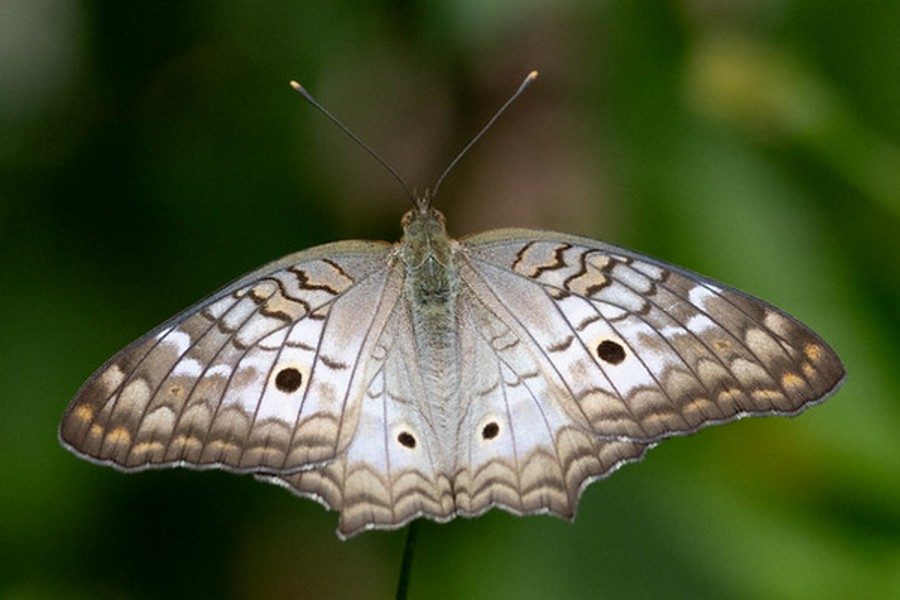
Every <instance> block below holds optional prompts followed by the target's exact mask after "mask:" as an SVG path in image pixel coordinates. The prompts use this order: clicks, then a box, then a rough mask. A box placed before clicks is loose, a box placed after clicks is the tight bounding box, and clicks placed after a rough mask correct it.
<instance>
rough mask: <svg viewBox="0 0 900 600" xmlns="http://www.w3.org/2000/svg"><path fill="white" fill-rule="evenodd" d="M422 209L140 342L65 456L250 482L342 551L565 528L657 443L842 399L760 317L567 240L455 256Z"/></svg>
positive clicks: (122, 360)
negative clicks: (383, 232)
mask: <svg viewBox="0 0 900 600" xmlns="http://www.w3.org/2000/svg"><path fill="white" fill-rule="evenodd" d="M429 204H430V202H429V201H428V200H427V198H425V199H421V200H420V201H419V203H418V204H417V206H416V208H414V209H413V210H412V211H410V212H409V213H407V215H406V216H405V217H404V220H403V228H404V235H403V238H402V239H401V241H400V242H399V243H397V244H394V245H389V244H385V243H379V242H358V241H352V242H338V243H334V244H327V245H324V246H320V247H317V248H312V249H309V250H306V251H303V252H299V253H296V254H293V255H290V256H287V257H285V258H283V259H281V260H279V261H276V262H274V263H271V264H269V265H266V266H264V267H262V268H261V269H259V270H257V271H255V272H253V273H250V274H248V275H246V276H244V277H243V278H241V279H239V280H237V281H235V282H234V283H232V284H230V285H228V286H226V287H224V288H223V289H221V290H219V291H218V292H216V293H214V294H213V295H212V296H210V297H209V298H207V299H205V300H203V301H201V302H200V303H198V304H197V305H195V306H193V307H191V308H189V309H187V310H186V311H184V312H183V313H181V314H180V315H178V316H176V317H174V318H173V319H171V320H170V321H168V322H166V323H164V324H163V325H161V326H160V327H158V328H157V329H155V330H153V331H151V332H150V333H148V334H147V335H146V336H144V337H143V338H141V339H139V340H138V341H136V342H135V343H133V344H132V345H130V346H129V347H127V348H126V349H124V350H123V351H122V352H120V353H119V354H117V355H116V356H114V357H113V358H112V359H110V361H108V362H107V363H106V364H105V365H104V366H102V367H101V368H100V369H99V370H98V371H97V373H95V374H94V375H93V376H92V377H91V378H90V379H89V380H88V381H87V382H86V383H85V384H84V386H82V388H81V389H80V390H79V392H78V393H77V394H76V396H75V398H74V399H73V400H72V402H71V403H70V405H69V408H68V409H67V411H66V414H65V416H64V418H63V421H62V424H61V426H60V439H61V441H62V443H63V444H64V445H65V446H66V447H67V448H69V449H70V450H72V451H73V452H75V453H76V454H78V455H80V456H82V457H85V458H88V459H90V460H93V461H95V462H99V463H102V464H109V465H113V466H116V467H118V468H122V469H125V470H139V469H143V468H147V467H164V466H189V467H194V468H224V469H228V470H232V471H237V472H249V473H253V474H255V475H256V476H257V477H259V478H261V479H264V480H267V481H271V482H274V483H277V484H279V485H282V486H285V487H287V488H289V489H291V490H292V491H293V492H295V493H297V494H300V495H303V496H307V497H311V498H314V499H316V500H318V501H320V502H322V503H323V504H325V505H326V506H328V507H330V508H332V509H334V510H338V511H340V513H341V524H340V529H339V533H340V535H342V536H350V535H353V534H355V533H357V532H359V531H362V530H365V529H372V528H395V527H399V526H400V525H402V524H404V523H406V522H408V521H409V520H410V519H413V518H416V517H419V516H426V517H429V518H432V519H435V520H438V521H446V520H449V519H452V518H453V517H455V516H457V515H462V516H474V515H478V514H481V513H482V512H484V511H485V510H488V509H490V508H492V507H495V506H497V507H502V508H505V509H507V510H509V511H512V512H515V513H517V514H531V513H539V512H548V513H552V514H555V515H558V516H562V517H567V518H571V517H573V516H574V514H575V509H576V506H577V503H578V499H579V497H580V494H581V492H582V490H583V489H584V487H585V486H586V485H587V484H588V483H589V482H591V481H593V480H594V479H597V478H599V477H604V476H606V475H608V474H610V473H611V472H613V471H614V470H615V469H616V468H618V467H619V466H620V465H622V464H625V463H627V462H631V461H635V460H639V459H640V458H641V457H642V456H643V455H644V453H645V452H646V450H647V449H648V448H650V447H652V446H653V445H655V444H656V443H658V442H660V441H662V440H663V439H665V438H667V437H669V436H672V435H682V434H688V433H692V432H694V431H696V430H697V429H699V428H701V427H703V426H706V425H709V424H715V423H722V422H726V421H730V420H733V419H736V418H740V417H743V416H750V415H768V414H781V415H792V414H795V413H797V412H799V411H802V410H803V409H804V408H806V407H807V406H809V405H811V404H815V403H817V402H820V401H822V400H823V399H824V398H826V397H827V396H828V395H830V394H831V393H832V392H833V391H834V390H835V389H837V387H838V386H839V385H840V383H841V382H842V381H843V377H844V371H843V366H842V365H841V363H840V360H839V359H838V357H837V356H836V355H835V354H834V352H833V351H832V350H831V349H830V348H829V347H828V345H827V344H826V343H825V342H824V341H822V340H821V339H820V338H819V337H818V336H816V335H815V334H814V333H813V332H811V331H810V330H809V329H807V328H806V327H805V326H803V325H802V324H800V323H799V322H797V321H796V320H795V319H793V318H792V317H790V316H788V315H786V314H785V313H782V312H781V311H779V310H778V309H775V308H774V307H772V306H770V305H768V304H766V303H765V302H763V301H761V300H758V299H756V298H753V297H751V296H748V295H746V294H743V293H742V292H739V291H736V290H733V289H731V288H728V287H726V286H723V285H722V284H719V283H716V282H713V281H711V280H709V279H707V278H705V277H702V276H700V275H697V274H695V273H691V272H689V271H685V270H683V269H680V268H678V267H674V266H672V265H669V264H667V263H664V262H661V261H657V260H655V259H652V258H649V257H646V256H643V255H641V254H638V253H635V252H631V251H629V250H625V249H622V248H618V247H615V246H611V245H608V244H604V243H602V242H597V241H594V240H590V239H587V238H580V237H577V236H572V235H566V234H557V233H550V232H542V231H535V230H526V229H503V230H496V231H492V232H487V233H484V234H480V235H476V236H472V237H468V238H463V239H461V240H458V241H457V240H453V239H451V238H449V237H448V235H447V233H446V230H445V226H444V219H443V216H441V215H440V213H438V212H437V211H435V210H434V209H432V208H431V207H430V205H429Z"/></svg>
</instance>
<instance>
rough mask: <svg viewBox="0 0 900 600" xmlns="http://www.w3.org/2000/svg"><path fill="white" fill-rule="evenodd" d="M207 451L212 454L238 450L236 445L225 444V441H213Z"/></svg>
mask: <svg viewBox="0 0 900 600" xmlns="http://www.w3.org/2000/svg"><path fill="white" fill-rule="evenodd" d="M209 449H210V450H212V451H213V452H223V453H224V452H233V451H235V450H238V446H237V444H232V443H231V442H226V441H225V440H213V441H211V442H210V443H209Z"/></svg>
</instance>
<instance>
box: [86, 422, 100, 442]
mask: <svg viewBox="0 0 900 600" xmlns="http://www.w3.org/2000/svg"><path fill="white" fill-rule="evenodd" d="M102 435H103V428H102V427H100V425H97V424H96V423H94V424H93V425H91V430H90V431H89V432H88V436H90V437H92V438H93V439H95V440H96V439H98V438H100V436H102Z"/></svg>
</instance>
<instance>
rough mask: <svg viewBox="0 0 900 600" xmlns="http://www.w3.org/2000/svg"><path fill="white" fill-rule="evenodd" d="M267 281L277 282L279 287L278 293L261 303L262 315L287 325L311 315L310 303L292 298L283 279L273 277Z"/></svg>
mask: <svg viewBox="0 0 900 600" xmlns="http://www.w3.org/2000/svg"><path fill="white" fill-rule="evenodd" d="M267 281H274V282H275V284H276V285H277V286H278V293H277V294H272V295H271V296H269V297H268V298H266V299H265V301H263V302H262V303H261V307H260V312H261V313H262V314H264V315H266V316H267V317H272V318H275V319H279V320H280V321H284V322H285V323H293V322H295V321H298V320H299V319H302V318H303V317H305V316H306V315H308V314H309V311H310V305H309V302H307V301H306V300H304V299H302V298H297V297H296V296H292V295H291V294H290V293H289V292H288V290H287V288H286V287H285V285H284V282H283V281H281V279H278V278H277V277H272V278H267Z"/></svg>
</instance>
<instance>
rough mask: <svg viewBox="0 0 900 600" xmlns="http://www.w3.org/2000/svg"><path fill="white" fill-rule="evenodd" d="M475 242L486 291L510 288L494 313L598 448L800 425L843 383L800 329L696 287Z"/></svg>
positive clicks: (648, 273) (588, 255)
mask: <svg viewBox="0 0 900 600" xmlns="http://www.w3.org/2000/svg"><path fill="white" fill-rule="evenodd" d="M468 242H469V245H470V250H469V252H468V255H469V257H470V260H471V263H472V265H473V267H474V268H475V269H476V270H477V271H478V272H479V273H480V275H481V278H482V279H483V280H485V281H491V282H495V281H497V280H501V281H503V282H504V284H503V285H492V290H493V293H494V294H495V295H496V297H497V301H498V302H497V304H498V306H502V307H505V310H504V309H503V308H501V309H498V312H500V314H501V315H502V317H503V318H504V319H506V320H508V321H509V322H512V323H515V324H516V326H517V328H518V331H519V332H520V335H522V336H526V337H527V338H529V339H530V341H531V347H532V349H533V351H534V352H536V353H538V354H539V355H540V356H541V357H542V359H543V360H542V361H541V364H542V365H543V366H544V376H545V377H546V378H548V379H550V380H553V381H555V382H556V386H557V387H556V388H555V389H556V390H558V391H559V393H557V394H554V398H556V399H558V401H559V402H561V403H562V404H563V405H564V406H565V407H566V411H567V413H568V414H569V415H570V417H571V418H572V419H573V420H574V421H575V422H576V423H579V424H580V425H582V426H585V427H589V428H590V429H591V430H592V431H593V432H594V433H595V434H597V435H600V436H603V437H608V438H626V439H629V440H634V441H644V442H654V441H658V440H660V439H663V438H665V437H668V436H670V435H676V434H684V433H690V432H693V431H696V430H697V429H698V428H700V427H703V426H704V425H709V424H713V423H721V422H724V421H728V420H731V419H734V418H739V417H742V416H747V415H764V414H784V415H789V414H795V413H797V412H799V411H801V410H803V409H804V408H806V407H807V406H809V405H810V404H814V403H816V402H820V401H822V400H824V399H825V398H826V397H827V396H828V395H830V394H831V393H832V392H833V391H834V390H835V389H836V388H837V387H838V386H839V385H840V383H841V382H842V380H843V377H844V370H843V366H842V365H841V362H840V360H839V359H838V357H837V355H836V354H835V353H834V352H833V351H832V350H831V348H830V347H829V346H828V345H827V344H826V343H825V342H824V341H822V340H821V339H820V338H819V337H818V336H816V335H815V334H814V333H813V332H812V331H810V330H809V329H808V328H806V327H805V326H804V325H802V324H800V323H799V322H797V321H796V320H795V319H793V318H791V317H789V316H787V315H786V314H784V313H783V312H781V311H779V310H778V309H776V308H774V307H772V306H771V305H769V304H767V303H765V302H763V301H761V300H758V299H756V298H753V297H750V296H748V295H746V294H743V293H742V292H738V291H737V290H733V289H731V288H728V287H725V286H723V285H721V284H718V283H715V282H713V281H711V280H709V279H707V278H705V277H702V276H700V275H696V274H693V273H690V272H688V271H685V270H683V269H680V268H677V267H673V266H671V265H667V264H665V263H663V262H660V261H656V260H654V259H651V258H648V257H645V256H642V255H640V254H637V253H634V252H631V251H627V250H624V249H620V248H616V247H614V246H610V245H607V244H603V243H601V242H595V241H592V240H588V239H584V238H577V237H575V236H567V235H561V234H553V233H543V232H535V231H524V230H500V231H496V232H491V233H488V234H484V235H482V236H477V237H474V238H470V239H469V240H468ZM535 284H537V285H536V286H535ZM526 298H527V299H526Z"/></svg>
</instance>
